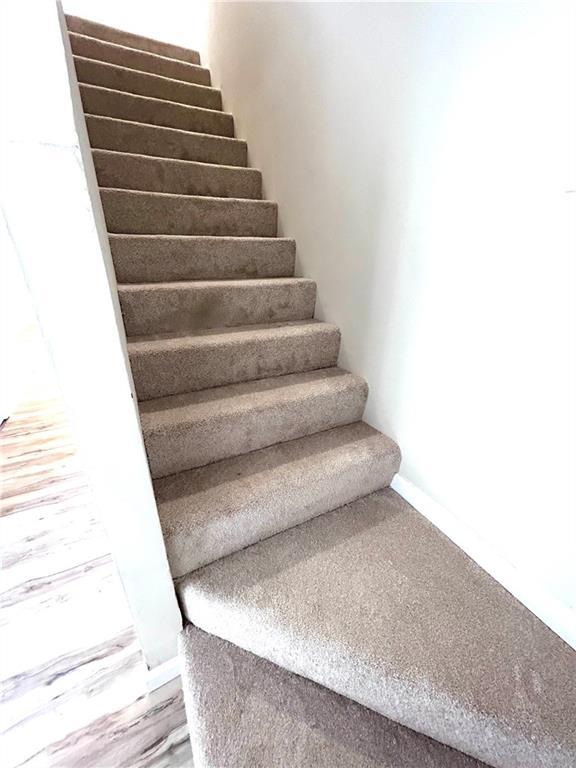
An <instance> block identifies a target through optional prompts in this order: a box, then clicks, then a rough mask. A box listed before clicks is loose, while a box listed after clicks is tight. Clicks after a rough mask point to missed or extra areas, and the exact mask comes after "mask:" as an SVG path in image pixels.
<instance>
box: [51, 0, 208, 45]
mask: <svg viewBox="0 0 576 768" xmlns="http://www.w3.org/2000/svg"><path fill="white" fill-rule="evenodd" d="M62 5H63V7H64V11H65V13H70V14H72V15H74V16H82V17H83V18H85V19H90V20H91V21H97V22H98V23H99V24H107V25H108V26H110V27H116V28H117V29H123V30H126V31H128V32H133V33H134V34H137V35H144V36H145V37H152V38H154V39H155V40H162V41H164V42H167V43H172V44H174V45H182V46H183V47H184V48H191V49H192V50H195V51H200V53H203V52H204V51H205V46H206V29H207V16H208V2H207V0H190V1H188V2H184V1H183V0H162V2H142V0H62Z"/></svg>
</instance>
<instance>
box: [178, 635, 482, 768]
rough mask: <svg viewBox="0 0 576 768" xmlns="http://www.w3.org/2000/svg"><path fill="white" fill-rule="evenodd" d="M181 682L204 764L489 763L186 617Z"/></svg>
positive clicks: (461, 766)
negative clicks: (297, 672) (413, 728)
mask: <svg viewBox="0 0 576 768" xmlns="http://www.w3.org/2000/svg"><path fill="white" fill-rule="evenodd" d="M180 657H181V665H182V667H183V675H182V683H183V688H184V700H185V703H186V712H187V715H188V722H189V724H190V740H191V742H192V751H193V754H194V760H195V762H196V763H197V764H198V765H202V766H203V767H204V768H225V767H227V768H232V767H233V768H288V766H290V768H312V767H313V768H480V767H481V766H483V765H484V764H483V763H480V762H478V761H477V760H474V759H473V758H471V757H467V756H466V755H463V754H462V753H461V752H457V751H456V750H454V749H450V748H449V747H446V746H444V745H443V744H439V743H438V742H437V741H433V740H432V739H429V738H428V737H426V736H423V735H422V734H420V733H415V732H414V731H411V730H410V729H409V728H404V727H403V726H401V725H398V724H397V723H394V722H392V720H388V719H387V718H385V717H382V715H378V714H376V712H373V711H372V710H370V709H366V708H365V707H362V706H360V705H359V704H356V702H354V701H351V700H350V699H347V698H345V697H344V696H339V695H338V694H337V693H333V692H332V691H330V690H328V689H327V688H324V687H323V686H320V685H316V683H312V682H311V681H310V680H306V679H305V678H303V677H299V676H298V675H293V674H291V673H290V672H287V671H286V670H285V669H281V668H280V667H277V666H276V665H275V664H271V663H270V662H269V661H265V660H264V659H260V658H258V656H254V655H253V654H251V653H248V652H247V651H243V650H241V649H240V648H237V647H236V646H234V645H232V644H231V643H227V642H226V641H225V640H221V639H219V638H217V637H214V635H208V634H206V633H205V632H202V631H201V630H199V629H197V628H196V627H193V626H192V625H190V624H189V625H188V626H187V627H186V629H185V630H184V631H183V632H182V633H181V635H180Z"/></svg>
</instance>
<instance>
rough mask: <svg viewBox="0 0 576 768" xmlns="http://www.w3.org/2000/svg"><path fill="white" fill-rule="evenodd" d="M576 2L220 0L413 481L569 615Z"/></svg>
mask: <svg viewBox="0 0 576 768" xmlns="http://www.w3.org/2000/svg"><path fill="white" fill-rule="evenodd" d="M573 8H574V6H573V5H572V6H571V7H570V6H569V5H560V4H555V3H542V4H528V3H527V4H522V3H518V4H515V3H495V4H490V3H485V4H484V3H472V4H467V3H459V4H443V3H391V4H388V3H376V4H368V3H342V4H340V3H222V2H220V3H214V4H213V5H212V6H211V14H210V32H209V54H208V64H209V66H211V68H212V74H213V80H214V83H215V84H216V85H217V86H218V87H221V88H222V89H223V97H224V102H225V108H226V109H227V110H229V111H232V112H233V113H234V116H235V120H236V126H237V133H238V135H239V136H240V137H241V138H244V139H247V140H248V142H249V151H250V158H251V163H252V164H253V165H255V166H258V167H260V168H261V169H262V171H263V175H264V183H265V190H266V193H267V196H268V197H269V198H272V199H276V200H278V202H279V204H280V222H281V230H282V232H283V233H284V234H285V235H288V236H294V237H296V238H297V245H298V269H299V271H300V273H301V274H304V275H306V276H308V277H312V278H314V279H316V280H317V281H318V303H317V316H318V317H319V318H323V319H327V320H330V321H333V322H335V323H337V324H338V325H339V326H340V327H341V329H342V333H343V338H342V354H341V364H342V365H344V366H346V367H348V368H350V369H351V370H353V371H355V372H356V373H359V374H361V375H363V376H364V377H365V378H366V379H367V381H368V383H369V385H370V396H369V400H368V407H367V411H366V418H367V420H368V421H369V422H370V423H371V424H373V425H375V426H376V427H378V428H380V429H382V430H383V431H385V432H387V433H388V434H390V435H391V436H393V437H394V438H396V439H397V440H398V442H399V444H400V446H401V448H402V451H403V455H404V459H403V464H402V468H401V473H402V477H403V478H404V479H405V480H406V481H408V482H410V483H412V484H414V485H415V486H416V487H417V488H419V489H420V490H421V491H422V492H424V493H425V494H426V495H427V496H428V497H429V498H431V499H432V500H434V501H435V502H436V503H437V504H439V505H441V506H442V507H443V508H445V509H446V510H448V511H449V513H451V514H452V515H453V516H454V517H455V518H457V520H458V521H459V524H460V525H464V526H468V527H469V528H470V529H471V531H473V532H474V534H475V535H476V536H477V538H478V539H479V540H480V541H483V542H484V544H485V546H486V547H488V548H489V549H490V550H491V553H492V554H493V555H494V556H495V557H500V558H502V559H503V560H505V561H506V562H507V563H509V564H510V565H511V566H512V567H513V568H514V569H516V570H517V571H518V573H519V574H520V575H521V577H522V578H524V577H526V579H527V580H529V581H530V580H531V581H532V583H534V584H537V585H538V589H539V590H541V591H544V592H545V593H546V594H547V595H548V596H549V598H550V600H552V601H556V603H557V604H558V605H561V606H562V607H563V608H565V609H566V610H573V609H574V607H575V605H576V567H575V563H576V489H575V478H574V475H575V468H576V449H575V434H576V413H575V403H574V398H575V393H576V373H575V369H576V359H575V355H576V314H575V312H576V309H575V308H576V295H575V288H576V279H575V269H574V261H575V256H576V252H575V238H574V213H575V203H576V196H575V195H574V194H573V193H570V190H572V191H573V190H574V189H575V188H576V178H575V168H574V142H575V140H576V121H575V117H574V97H575V94H576V82H575V76H576V63H575V60H574V53H573V52H574V50H575V48H576V44H575V40H574V30H575V28H576V25H575V20H574V11H573ZM570 48H571V51H570ZM572 615H573V614H572Z"/></svg>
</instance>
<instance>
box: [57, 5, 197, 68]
mask: <svg viewBox="0 0 576 768" xmlns="http://www.w3.org/2000/svg"><path fill="white" fill-rule="evenodd" d="M66 26H67V28H68V31H69V32H77V33H78V34H82V35H87V36H89V37H94V38H96V39H98V40H104V41H106V42H111V43H117V44H119V45H123V46H125V47H127V48H134V50H139V51H147V52H149V53H156V54H159V55H161V56H167V57H169V58H173V59H178V60H181V61H186V62H188V63H189V64H200V54H199V53H198V52H197V51H193V50H190V49H188V48H184V47H182V46H180V45H174V44H173V43H165V42H162V41H161V40H155V39H154V38H151V37H145V36H143V35H137V34H134V33H132V32H126V31H124V30H121V29H116V28H115V27H110V26H108V25H106V24H99V23H98V22H95V21H90V20H89V19H84V18H82V17H80V16H74V15H71V14H66Z"/></svg>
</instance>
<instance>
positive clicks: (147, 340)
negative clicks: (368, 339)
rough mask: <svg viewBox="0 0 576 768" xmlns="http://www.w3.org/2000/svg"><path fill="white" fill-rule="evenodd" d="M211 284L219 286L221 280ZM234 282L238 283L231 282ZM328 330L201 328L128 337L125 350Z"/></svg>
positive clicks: (299, 325) (302, 326) (314, 326)
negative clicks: (216, 283)
mask: <svg viewBox="0 0 576 768" xmlns="http://www.w3.org/2000/svg"><path fill="white" fill-rule="evenodd" d="M214 282H218V283H220V282H222V281H220V280H218V281H214ZM230 282H237V281H230ZM327 328H337V326H335V325H333V324H332V323H324V322H322V321H320V320H314V319H312V320H288V321H286V322H278V323H261V324H255V325H239V326H235V327H230V328H201V329H198V330H193V331H176V332H173V333H159V334H153V335H145V336H129V337H128V339H127V343H128V350H129V351H133V352H136V351H138V352H145V351H149V352H154V351H156V350H161V349H167V348H169V349H176V348H182V347H196V346H213V345H215V344H220V343H222V342H224V341H235V340H237V341H238V343H242V340H243V339H247V338H257V337H260V336H261V337H265V338H267V337H272V336H299V335H300V334H302V333H320V332H321V331H323V330H326V329H327Z"/></svg>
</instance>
